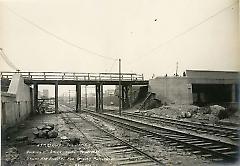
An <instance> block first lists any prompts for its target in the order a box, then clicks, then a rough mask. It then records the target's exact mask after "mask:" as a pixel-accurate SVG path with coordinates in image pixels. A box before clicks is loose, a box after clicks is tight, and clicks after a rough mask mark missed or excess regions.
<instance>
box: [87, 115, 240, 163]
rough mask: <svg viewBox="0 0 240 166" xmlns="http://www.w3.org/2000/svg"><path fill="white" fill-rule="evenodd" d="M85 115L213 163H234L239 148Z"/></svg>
mask: <svg viewBox="0 0 240 166" xmlns="http://www.w3.org/2000/svg"><path fill="white" fill-rule="evenodd" d="M86 113H89V114H91V115H92V116H95V117H98V118H101V119H102V120H104V121H108V122H111V123H113V124H115V125H118V126H120V127H125V128H132V129H135V130H138V131H139V132H145V133H147V136H148V137H151V138H153V139H157V140H158V139H159V138H160V139H164V141H165V142H166V143H169V144H170V145H172V146H175V147H177V148H181V149H185V150H187V151H191V152H192V153H193V154H199V155H201V156H203V157H206V158H211V159H212V160H214V161H215V162H225V161H227V162H234V161H236V160H237V159H238V151H239V147H238V146H237V145H236V144H230V143H226V142H222V141H220V140H215V139H210V138H206V137H200V136H197V135H193V134H190V133H185V132H182V131H179V130H172V129H169V128H165V127H161V126H157V125H153V124H149V123H144V122H141V121H138V120H133V119H129V118H126V117H121V116H118V115H113V114H106V113H102V114H99V113H95V112H91V110H88V111H87V112H86Z"/></svg>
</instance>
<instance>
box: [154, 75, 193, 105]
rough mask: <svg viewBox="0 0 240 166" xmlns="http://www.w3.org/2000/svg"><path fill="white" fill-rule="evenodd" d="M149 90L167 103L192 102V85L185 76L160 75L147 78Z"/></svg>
mask: <svg viewBox="0 0 240 166" xmlns="http://www.w3.org/2000/svg"><path fill="white" fill-rule="evenodd" d="M149 91H150V92H152V93H156V98H157V99H159V100H161V102H162V103H165V102H166V103H167V104H192V103H193V100H192V86H191V84H189V82H188V79H187V78H186V77H161V78H156V79H152V80H149Z"/></svg>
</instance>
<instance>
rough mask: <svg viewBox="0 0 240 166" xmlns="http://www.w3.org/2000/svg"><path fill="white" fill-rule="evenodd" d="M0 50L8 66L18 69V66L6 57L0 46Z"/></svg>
mask: <svg viewBox="0 0 240 166" xmlns="http://www.w3.org/2000/svg"><path fill="white" fill-rule="evenodd" d="M0 52H1V56H2V58H3V59H4V61H5V62H6V63H7V64H8V66H9V67H11V68H12V69H14V70H16V71H19V68H17V67H16V66H15V65H14V64H13V63H12V62H11V61H10V59H9V58H8V57H7V55H6V54H5V53H4V51H3V49H2V48H0Z"/></svg>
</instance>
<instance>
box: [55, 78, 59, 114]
mask: <svg viewBox="0 0 240 166" xmlns="http://www.w3.org/2000/svg"><path fill="white" fill-rule="evenodd" d="M55 113H56V114H57V113H58V82H57V81H56V82H55Z"/></svg>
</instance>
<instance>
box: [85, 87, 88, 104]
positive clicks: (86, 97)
mask: <svg viewBox="0 0 240 166" xmlns="http://www.w3.org/2000/svg"><path fill="white" fill-rule="evenodd" d="M85 100H86V108H87V105H88V104H87V85H85Z"/></svg>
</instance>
